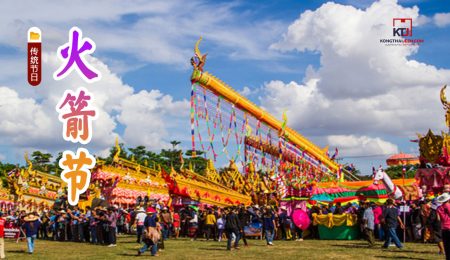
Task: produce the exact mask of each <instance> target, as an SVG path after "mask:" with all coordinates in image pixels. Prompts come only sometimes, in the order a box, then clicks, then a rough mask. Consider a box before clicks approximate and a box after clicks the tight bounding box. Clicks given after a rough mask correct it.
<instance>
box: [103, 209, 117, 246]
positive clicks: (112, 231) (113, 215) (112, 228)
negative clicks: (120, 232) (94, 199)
mask: <svg viewBox="0 0 450 260" xmlns="http://www.w3.org/2000/svg"><path fill="white" fill-rule="evenodd" d="M106 216H107V217H106V218H107V220H108V234H109V245H108V247H114V246H117V245H116V240H117V237H116V232H117V231H116V230H117V218H118V216H117V212H116V208H115V207H109V208H108V214H107V215H106Z"/></svg>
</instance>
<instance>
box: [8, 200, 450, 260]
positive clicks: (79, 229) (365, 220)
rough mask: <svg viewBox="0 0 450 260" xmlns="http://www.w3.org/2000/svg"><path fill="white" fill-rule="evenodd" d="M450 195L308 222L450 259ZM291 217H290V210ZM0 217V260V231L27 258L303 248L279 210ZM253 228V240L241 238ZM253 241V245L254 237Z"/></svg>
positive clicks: (323, 209)
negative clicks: (169, 246) (82, 252)
mask: <svg viewBox="0 0 450 260" xmlns="http://www.w3.org/2000/svg"><path fill="white" fill-rule="evenodd" d="M449 200H450V195H449V194H448V193H444V194H443V195H441V196H440V197H438V198H436V199H433V200H431V201H427V200H419V201H412V202H409V203H403V202H400V203H397V204H396V203H395V202H394V201H393V200H392V199H388V200H387V201H386V203H385V204H384V205H377V204H375V203H373V202H366V201H361V202H360V203H357V204H350V203H348V204H346V205H345V206H342V205H341V204H340V203H336V204H333V203H330V204H323V205H320V204H318V205H314V206H312V207H311V208H310V209H308V213H309V216H311V215H312V214H314V213H316V214H318V215H323V214H330V213H332V214H334V215H340V214H354V215H356V216H357V219H358V225H359V227H360V229H361V238H364V239H366V240H367V241H368V246H370V247H372V246H374V245H375V240H376V239H378V240H380V241H384V244H383V247H384V248H387V247H389V246H391V244H392V243H393V244H394V245H395V246H396V247H398V248H399V249H401V248H403V244H402V242H401V241H403V242H405V241H408V242H423V243H436V244H437V246H438V253H439V254H446V255H448V254H450V203H449ZM294 210H295V209H294ZM10 213H12V214H8V215H7V216H6V218H5V217H0V258H4V243H3V241H2V240H3V237H4V231H3V229H4V227H5V226H6V225H9V226H11V225H12V226H17V227H20V236H19V238H17V239H18V240H21V239H23V240H26V241H27V245H28V252H29V253H30V254H32V253H33V252H34V240H35V239H48V240H54V241H72V242H85V243H91V244H95V245H105V246H108V247H114V246H116V243H117V242H116V241H117V239H116V236H117V235H121V234H129V235H131V234H132V235H135V236H136V242H137V243H139V244H142V247H141V248H140V249H139V251H138V252H137V254H138V255H141V254H144V253H145V252H146V251H148V250H150V252H151V255H155V256H156V255H158V252H159V251H161V250H163V249H164V241H165V240H167V239H178V238H180V237H188V238H189V239H191V240H197V239H205V240H214V241H218V242H221V241H223V240H227V250H236V249H240V247H239V244H240V243H241V241H242V243H241V244H243V245H244V246H248V245H249V242H248V240H249V239H251V238H260V237H264V238H265V240H266V244H267V246H273V245H274V242H273V241H274V240H277V239H279V240H295V241H303V229H302V228H299V227H297V226H296V225H294V222H293V219H292V218H291V215H289V214H288V210H287V209H286V207H284V206H281V207H277V206H268V205H267V206H261V207H260V206H258V205H253V206H244V205H238V206H232V207H225V208H221V207H216V206H212V207H204V208H203V209H199V208H198V206H195V205H189V206H186V207H177V208H175V209H173V208H170V209H169V208H168V207H167V206H165V205H163V204H161V203H156V202H155V203H149V204H148V205H142V204H141V205H137V206H136V207H130V208H127V209H124V208H121V207H117V206H110V207H102V206H97V207H95V208H90V207H86V208H85V209H84V210H83V209H79V208H78V207H77V206H74V207H71V206H70V207H69V206H68V207H64V208H58V209H44V210H43V211H42V212H40V213H38V212H29V213H26V212H25V211H19V212H10ZM250 227H251V228H253V229H254V230H257V231H258V230H259V231H260V232H253V233H252V234H249V233H246V232H245V231H246V229H249V228H250ZM255 234H256V235H257V236H258V237H255V236H253V235H255ZM308 234H309V237H310V238H311V239H320V234H319V232H318V228H317V226H315V225H310V226H309V228H308Z"/></svg>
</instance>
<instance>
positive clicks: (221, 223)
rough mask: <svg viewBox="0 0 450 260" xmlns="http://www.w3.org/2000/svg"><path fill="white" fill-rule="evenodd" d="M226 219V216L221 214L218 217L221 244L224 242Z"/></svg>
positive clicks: (218, 235) (218, 236)
mask: <svg viewBox="0 0 450 260" xmlns="http://www.w3.org/2000/svg"><path fill="white" fill-rule="evenodd" d="M222 212H223V211H222ZM225 217H226V216H225V215H222V214H221V213H219V214H218V217H217V233H218V234H217V238H218V240H219V242H220V241H222V236H223V231H224V230H225Z"/></svg>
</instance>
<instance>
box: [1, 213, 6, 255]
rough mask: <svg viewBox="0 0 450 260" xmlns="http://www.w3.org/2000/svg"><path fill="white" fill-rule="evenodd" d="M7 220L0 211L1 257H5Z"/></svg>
mask: <svg viewBox="0 0 450 260" xmlns="http://www.w3.org/2000/svg"><path fill="white" fill-rule="evenodd" d="M5 222H6V220H5V219H4V218H3V212H0V259H4V258H5V240H4V237H5Z"/></svg>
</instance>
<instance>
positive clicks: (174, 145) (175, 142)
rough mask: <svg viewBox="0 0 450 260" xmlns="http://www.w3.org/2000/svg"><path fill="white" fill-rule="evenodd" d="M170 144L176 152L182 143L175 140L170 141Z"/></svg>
mask: <svg viewBox="0 0 450 260" xmlns="http://www.w3.org/2000/svg"><path fill="white" fill-rule="evenodd" d="M170 144H171V145H172V149H173V150H175V147H177V145H179V144H181V142H180V141H176V140H173V141H170Z"/></svg>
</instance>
